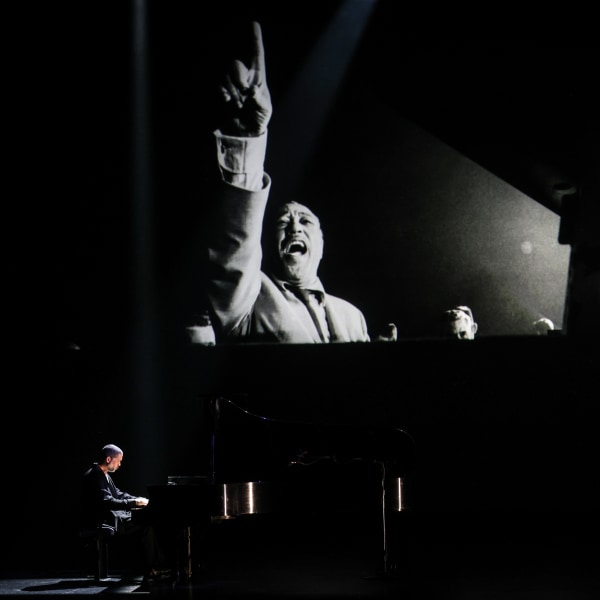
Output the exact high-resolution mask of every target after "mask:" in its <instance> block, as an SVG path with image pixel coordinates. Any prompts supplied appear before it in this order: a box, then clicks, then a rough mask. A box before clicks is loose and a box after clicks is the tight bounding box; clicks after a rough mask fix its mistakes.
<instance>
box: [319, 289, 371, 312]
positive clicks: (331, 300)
mask: <svg viewBox="0 0 600 600" xmlns="http://www.w3.org/2000/svg"><path fill="white" fill-rule="evenodd" d="M325 302H326V303H327V305H328V306H329V307H330V308H336V309H340V310H346V311H349V312H356V313H360V314H361V315H362V311H361V310H360V309H359V308H358V306H356V305H355V304H352V302H350V301H349V300H345V299H344V298H340V297H339V296H334V295H333V294H329V293H327V292H325Z"/></svg>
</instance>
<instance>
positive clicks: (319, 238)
mask: <svg viewBox="0 0 600 600" xmlns="http://www.w3.org/2000/svg"><path fill="white" fill-rule="evenodd" d="M276 241H277V252H278V255H279V259H280V260H279V262H280V269H281V271H280V272H279V273H278V276H279V277H280V278H281V279H283V280H285V281H288V282H290V283H293V284H296V285H301V286H302V285H308V284H310V283H311V282H312V281H314V279H315V278H316V277H317V270H318V268H319V263H320V262H321V258H322V257H323V232H322V230H321V223H320V222H319V219H318V218H317V216H316V215H315V214H314V213H313V212H312V211H311V210H310V209H309V208H307V207H306V206H304V205H302V204H298V203H297V202H288V203H287V204H284V205H283V206H282V207H281V209H280V211H279V213H278V215H277V219H276Z"/></svg>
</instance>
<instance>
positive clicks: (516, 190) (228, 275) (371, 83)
mask: <svg viewBox="0 0 600 600" xmlns="http://www.w3.org/2000/svg"><path fill="white" fill-rule="evenodd" d="M81 11H82V15H81V16H82V20H86V19H87V20H86V27H82V28H81V29H79V30H77V31H74V32H71V34H70V35H69V36H68V37H65V36H60V37H59V39H58V43H57V45H53V46H52V47H51V48H49V52H48V54H47V55H45V56H44V55H43V56H42V57H41V59H40V60H41V61H44V60H47V61H48V63H51V65H50V64H49V65H48V67H49V68H48V69H46V70H45V71H44V76H45V77H47V78H48V82H47V84H48V87H49V89H50V90H55V92H54V94H53V93H51V92H49V94H48V96H49V97H48V99H47V104H46V105H45V106H44V108H43V109H42V110H43V111H44V114H46V113H47V115H48V117H51V118H49V119H48V122H44V123H43V125H42V131H43V132H44V134H43V135H42V137H41V145H42V148H45V147H46V145H47V146H48V148H47V149H48V154H49V155H48V158H47V159H46V161H45V168H46V169H47V171H48V173H47V178H48V180H49V181H48V183H49V185H51V187H52V188H54V189H60V202H57V201H56V200H55V201H51V202H48V201H43V202H40V204H41V205H42V206H41V208H40V210H41V211H42V214H43V215H46V216H47V218H46V219H42V220H41V225H40V228H41V230H42V231H40V235H41V237H42V240H45V241H46V242H47V243H46V244H45V247H46V250H47V253H45V256H44V257H43V258H45V260H47V262H48V265H47V268H46V269H44V275H45V276H46V277H47V279H48V284H49V285H48V287H49V289H50V291H51V295H52V298H51V300H52V302H53V305H54V311H53V312H54V314H55V315H56V316H57V319H56V326H55V329H56V331H55V335H56V337H57V341H58V342H59V343H63V342H64V343H74V344H85V343H87V344H89V343H92V344H96V343H103V341H104V338H107V337H108V338H109V339H110V340H112V339H114V336H117V337H119V336H121V335H122V334H123V332H124V330H127V328H128V326H129V325H128V324H130V323H131V322H133V321H135V319H136V318H138V317H139V318H140V319H143V315H146V316H149V317H151V318H153V317H156V319H157V321H159V322H160V323H161V328H164V329H166V330H168V331H169V332H172V333H173V334H174V335H175V334H179V333H181V335H182V340H185V339H189V340H191V341H192V342H193V341H196V342H197V343H207V344H211V343H213V341H215V342H216V343H219V342H226V343H231V342H240V341H247V342H291V343H313V342H321V341H332V342H335V341H338V342H339V341H341V342H344V341H349V342H359V341H366V340H370V341H379V340H390V339H392V340H395V339H414V338H429V337H438V336H445V335H452V329H453V328H452V326H451V323H450V324H449V322H448V321H449V320H450V321H451V320H452V318H451V317H452V315H450V317H447V315H448V313H449V311H452V310H453V309H455V308H456V307H459V306H466V307H468V308H469V309H470V311H471V317H472V319H473V320H474V321H475V322H476V324H477V327H476V329H477V331H476V335H477V336H481V337H483V336H514V335H536V334H538V333H539V331H540V330H541V331H542V332H543V333H545V332H546V331H548V330H549V329H552V330H561V329H562V328H563V319H564V313H565V298H566V293H567V280H568V271H569V256H570V247H569V244H568V243H564V242H563V243H561V242H560V241H559V229H560V216H559V213H560V210H559V207H560V205H561V202H562V198H563V197H564V196H565V195H566V196H569V195H570V194H574V193H576V189H575V183H574V182H575V181H576V179H577V177H578V176H579V175H580V173H579V170H580V169H581V167H580V165H579V164H578V163H577V161H578V157H579V156H580V154H581V152H585V148H581V147H580V146H581V144H582V143H587V140H586V138H585V134H584V132H583V131H581V130H582V129H583V128H584V127H586V123H585V119H586V118H587V116H588V115H589V113H590V111H591V110H592V107H593V99H594V98H596V92H594V91H593V87H594V84H593V78H591V77H590V76H589V75H587V73H588V70H589V69H590V67H591V65H592V64H594V62H595V60H596V58H597V56H596V54H597V53H595V52H593V50H592V49H591V48H588V47H586V46H585V44H577V45H576V46H572V45H571V44H569V43H568V42H563V43H562V44H561V40H560V39H559V40H558V41H557V42H555V43H548V42H547V41H546V40H536V39H527V38H516V39H503V38H496V37H491V38H490V39H486V38H484V37H482V36H477V35H468V36H464V35H461V36H457V37H453V36H451V35H450V34H446V35H439V34H438V32H437V31H433V30H431V31H430V30H429V29H428V28H427V27H426V26H425V25H424V24H421V26H419V24H418V23H417V24H415V19H414V15H412V14H410V13H406V14H405V13H404V9H402V8H400V7H398V6H397V5H396V3H393V2H376V1H370V0H362V1H360V0H357V1H354V2H352V1H347V2H323V3H319V6H318V9H315V7H314V6H311V5H308V6H306V7H302V8H297V9H295V10H294V12H293V15H292V14H289V13H288V9H287V7H286V6H284V5H281V6H279V5H277V4H275V5H274V6H271V5H270V4H268V3H262V2H243V3H235V2H234V3H231V2H229V3H218V5H217V6H216V7H214V6H213V7H208V6H202V7H200V5H199V4H197V3H183V4H182V5H180V6H179V7H178V8H177V9H174V8H173V7H172V6H170V5H167V4H163V3H150V4H149V5H148V22H149V25H148V28H147V29H146V30H144V32H143V35H142V34H140V35H139V39H133V40H132V39H131V37H130V36H129V33H130V29H129V22H130V18H131V17H130V15H129V14H128V11H127V10H126V9H125V7H114V6H113V7H112V9H109V10H105V11H102V12H101V14H99V15H94V17H93V18H92V17H91V16H90V17H89V18H87V15H86V12H87V9H81ZM254 22H256V23H258V28H259V35H260V39H257V38H256V36H257V33H256V31H255V30H254V29H253V27H254V25H253V23H254ZM104 31H106V32H110V34H108V33H106V35H104V33H103V32H104ZM74 48H77V51H74ZM563 73H568V76H566V75H562V74H563ZM223 86H225V87H223ZM227 86H229V89H227ZM234 88H235V89H234ZM59 89H60V90H63V91H64V92H65V94H61V93H58V90H59ZM232 89H234V92H233V94H234V95H233V96H232ZM65 98H66V99H65ZM237 102H240V106H239V108H237V107H236V103H237ZM260 111H264V114H262V115H261V117H260V118H262V119H263V122H261V123H260V124H259V123H255V122H254V121H256V120H257V119H258V118H259V117H258V116H257V114H258V113H260ZM254 129H256V130H254ZM215 131H220V132H221V133H223V132H224V131H225V132H228V133H229V134H230V137H233V138H241V140H242V141H241V142H240V143H241V144H245V143H246V141H248V143H250V142H252V143H251V144H250V146H249V147H248V148H246V147H245V146H244V152H247V153H252V154H248V155H244V154H241V152H242V150H240V149H239V148H237V149H235V148H231V147H230V148H229V150H227V154H223V148H224V146H223V142H222V140H220V138H217V137H215V133H214V132H215ZM573 132H576V134H574V133H573ZM259 134H260V135H259ZM225 135H226V134H225ZM574 135H576V136H577V138H578V139H573V137H574ZM90 140H93V143H91V144H90V143H89V141H90ZM254 142H256V143H254ZM248 156H252V162H250V163H248V168H249V169H253V173H250V174H247V173H240V172H237V169H242V170H243V168H245V165H246V163H244V165H241V163H240V161H245V160H249V159H248ZM220 159H222V160H228V161H230V163H229V165H227V166H226V167H225V168H224V169H223V163H222V162H219V161H220ZM236 161H237V162H236ZM573 163H575V164H573ZM64 168H68V175H69V176H68V177H67V178H65V177H64V176H63V175H64V171H63V169H64ZM223 173H224V174H223ZM252 175H253V176H254V178H255V180H256V182H255V183H256V185H255V187H256V188H257V190H258V191H259V192H260V193H258V194H256V193H255V194H244V193H243V192H241V193H240V192H239V190H240V189H241V190H245V189H246V190H247V188H248V186H249V185H250V184H248V183H247V181H246V182H244V181H243V179H245V178H248V177H251V176H252ZM57 178H58V179H59V181H60V183H59V182H58V181H54V180H55V179H57ZM227 178H229V180H228V179H227ZM224 182H225V185H223V183H224ZM244 186H246V187H244ZM227 191H229V192H233V195H231V197H230V198H229V202H231V203H233V205H234V206H232V207H230V208H226V207H227V206H228V205H227V202H228V200H226V199H224V198H223V196H224V195H226V192H227ZM255 191H256V190H255ZM237 196H241V197H239V198H238V197H237ZM290 203H293V204H290ZM286 206H287V207H288V209H290V210H285V211H284V214H283V216H282V217H281V218H282V219H283V220H281V221H279V222H278V221H277V220H278V218H279V216H278V215H277V211H278V210H280V209H284V208H285V207H286ZM294 207H295V208H294ZM300 207H303V208H302V210H300ZM291 208H293V210H291ZM224 213H225V214H224ZM227 213H229V214H227ZM269 215H270V216H271V217H273V218H269ZM302 215H310V218H311V220H312V221H314V223H313V225H312V227H313V228H314V230H315V231H314V233H309V231H310V228H309V227H307V226H305V225H302V224H300V223H298V224H296V223H295V220H296V219H297V220H301V219H302V218H304V217H303V216H302ZM263 217H264V220H263ZM50 222H51V223H52V227H48V224H49V223H50ZM277 223H278V224H277ZM284 225H285V226H284ZM296 227H298V228H299V231H296V232H295V233H294V231H293V230H294V229H295V228H296ZM294 240H296V241H297V243H294ZM50 242H52V243H50ZM309 242H310V243H309ZM42 243H43V242H42ZM299 289H301V290H302V291H303V292H307V293H308V294H309V296H308V297H309V298H311V299H310V300H307V299H306V298H302V297H301V296H300V295H299V294H298V290H299ZM312 303H314V305H315V306H316V310H317V312H315V309H314V308H313V307H312ZM463 314H464V313H463ZM315 319H316V321H315ZM207 324H209V325H207ZM203 325H204V328H203ZM215 329H216V331H215ZM449 330H450V332H449Z"/></svg>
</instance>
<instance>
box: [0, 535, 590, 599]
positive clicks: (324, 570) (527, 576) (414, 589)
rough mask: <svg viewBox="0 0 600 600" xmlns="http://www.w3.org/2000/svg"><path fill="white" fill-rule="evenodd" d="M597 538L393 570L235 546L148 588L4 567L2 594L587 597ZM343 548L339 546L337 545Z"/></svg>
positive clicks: (486, 550)
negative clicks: (187, 573)
mask: <svg viewBox="0 0 600 600" xmlns="http://www.w3.org/2000/svg"><path fill="white" fill-rule="evenodd" d="M595 549H597V545H588V544H584V545H580V546H577V545H571V546H570V547H568V546H567V545H550V546H549V545H548V544H534V543H529V544H510V543H502V544H434V545H432V546H430V547H428V548H421V549H420V550H419V553H418V557H413V558H412V559H408V560H407V561H406V563H405V564H404V565H403V566H402V567H399V568H398V569H397V570H395V569H394V570H393V572H392V571H389V570H388V573H387V574H385V573H383V572H382V570H381V568H380V565H378V563H377V561H374V560H371V559H370V558H369V557H365V556H357V555H354V556H349V555H348V554H345V555H339V556H330V555H329V556H327V555H325V554H324V553H320V552H317V553H314V554H313V555H306V554H302V553H298V554H297V555H296V556H292V555H291V554H290V553H289V552H286V553H284V554H281V555H279V556H278V555H277V553H276V552H273V553H271V554H269V555H267V554H265V553H264V552H259V553H256V554H254V555H253V556H249V555H247V554H244V555H243V556H242V554H240V553H236V552H235V551H232V553H231V556H230V557H229V560H219V561H215V562H213V563H212V564H210V565H209V566H208V567H207V568H204V569H202V570H201V571H197V572H196V573H195V574H194V575H193V576H192V578H191V579H189V580H184V581H179V582H177V581H175V582H173V583H167V584H162V585H160V586H153V587H150V588H145V587H144V586H143V585H142V577H141V576H136V575H131V574H129V575H128V574H127V573H117V572H111V573H110V575H111V577H110V578H109V579H107V580H105V581H102V582H99V583H98V582H95V581H94V580H93V578H92V577H91V576H85V575H82V574H81V573H76V572H75V573H69V572H66V573H41V572H40V573H27V572H15V573H12V574H6V575H5V576H4V577H3V579H2V580H0V595H1V596H3V597H6V598H10V597H15V598H16V597H19V598H20V599H21V600H22V599H23V598H24V597H38V596H44V597H52V598H55V597H59V596H60V597H63V596H69V597H70V598H83V597H88V596H93V595H100V596H116V595H128V596H152V597H161V598H165V597H175V598H182V599H183V598H185V599H187V600H195V599H198V600H201V599H206V598H215V599H222V598H294V599H302V598H307V599H309V598H312V599H319V598H374V599H375V598H381V599H382V600H383V599H386V600H387V599H389V598H406V599H415V598H427V599H429V598H434V599H436V600H446V599H452V600H484V599H485V600H505V599H506V600H592V599H594V600H595V599H596V598H598V597H600V596H599V595H598V591H599V588H598V577H599V569H598V566H597V562H596V557H595V553H594V550H595ZM342 554H343V553H342Z"/></svg>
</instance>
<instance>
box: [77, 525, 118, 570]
mask: <svg viewBox="0 0 600 600" xmlns="http://www.w3.org/2000/svg"><path fill="white" fill-rule="evenodd" d="M115 533H116V529H115V528H114V527H111V526H110V525H106V524H103V525H99V526H98V527H96V528H93V529H82V530H81V531H80V532H79V536H80V537H81V539H82V540H83V542H84V546H85V547H86V548H90V549H91V550H92V551H93V556H94V579H95V580H96V581H102V580H103V579H108V543H109V541H110V539H111V538H112V537H113V536H114V535H115Z"/></svg>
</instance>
